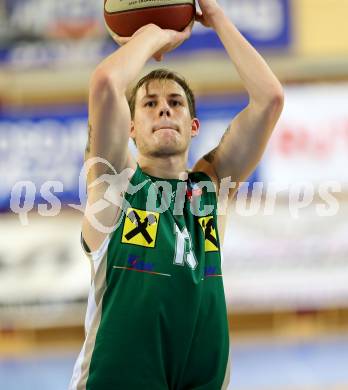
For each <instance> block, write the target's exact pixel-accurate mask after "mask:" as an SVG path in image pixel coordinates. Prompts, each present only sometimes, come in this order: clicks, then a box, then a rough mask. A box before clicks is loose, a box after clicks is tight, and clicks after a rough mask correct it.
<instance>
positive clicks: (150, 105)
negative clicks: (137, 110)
mask: <svg viewBox="0 0 348 390" xmlns="http://www.w3.org/2000/svg"><path fill="white" fill-rule="evenodd" d="M155 104H156V103H155V102H154V101H150V102H147V103H146V104H145V106H148V107H155Z"/></svg>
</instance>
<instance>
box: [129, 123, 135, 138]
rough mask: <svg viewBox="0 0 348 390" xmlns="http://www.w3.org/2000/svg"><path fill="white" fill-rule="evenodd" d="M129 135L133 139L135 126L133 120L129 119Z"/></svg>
mask: <svg viewBox="0 0 348 390" xmlns="http://www.w3.org/2000/svg"><path fill="white" fill-rule="evenodd" d="M129 136H130V137H131V138H132V139H133V140H135V127H134V121H131V126H130V132H129Z"/></svg>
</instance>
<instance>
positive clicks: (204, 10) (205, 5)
mask: <svg viewBox="0 0 348 390" xmlns="http://www.w3.org/2000/svg"><path fill="white" fill-rule="evenodd" d="M198 4H199V7H200V9H201V12H200V11H197V12H196V18H195V19H196V21H197V22H199V23H201V24H202V25H203V26H205V27H212V28H214V25H215V24H216V22H217V21H218V18H219V15H221V13H223V12H224V11H223V9H222V8H221V7H220V5H219V4H218V3H217V1H216V0H198Z"/></svg>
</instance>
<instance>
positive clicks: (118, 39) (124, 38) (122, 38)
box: [117, 37, 131, 45]
mask: <svg viewBox="0 0 348 390" xmlns="http://www.w3.org/2000/svg"><path fill="white" fill-rule="evenodd" d="M130 40H131V37H118V38H117V41H118V42H119V43H120V44H121V45H124V44H125V43H127V42H129V41H130Z"/></svg>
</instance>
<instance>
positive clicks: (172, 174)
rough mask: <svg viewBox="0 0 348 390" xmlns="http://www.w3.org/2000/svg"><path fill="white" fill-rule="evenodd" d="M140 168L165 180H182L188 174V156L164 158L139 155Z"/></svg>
mask: <svg viewBox="0 0 348 390" xmlns="http://www.w3.org/2000/svg"><path fill="white" fill-rule="evenodd" d="M138 163H139V166H140V168H141V169H142V170H143V171H144V172H145V173H147V174H149V175H151V176H155V177H160V178H163V179H182V180H185V179H186V178H185V177H183V172H187V155H185V156H182V155H176V156H167V157H165V158H163V157H153V156H142V155H138Z"/></svg>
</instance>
